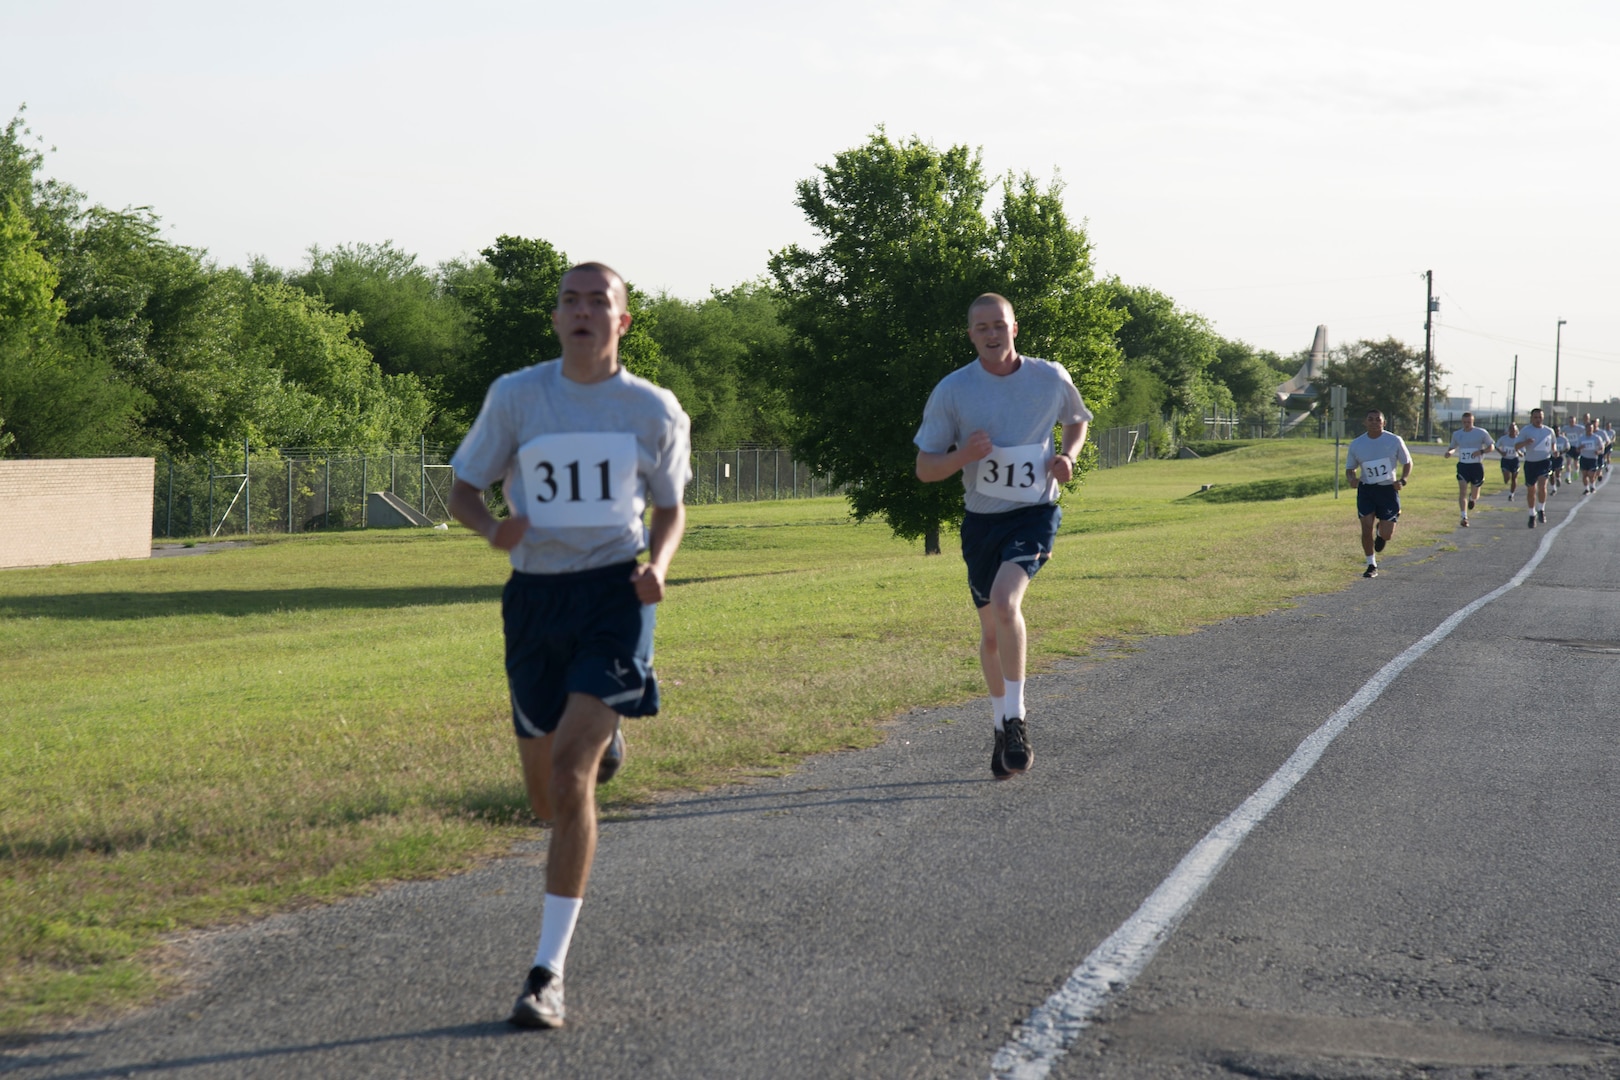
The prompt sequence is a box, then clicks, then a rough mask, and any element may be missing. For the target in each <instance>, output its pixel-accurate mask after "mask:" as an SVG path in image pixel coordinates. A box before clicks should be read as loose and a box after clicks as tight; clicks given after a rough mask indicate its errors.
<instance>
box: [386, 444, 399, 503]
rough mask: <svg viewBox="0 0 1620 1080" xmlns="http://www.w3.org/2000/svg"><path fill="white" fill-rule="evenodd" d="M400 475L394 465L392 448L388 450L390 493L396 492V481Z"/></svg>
mask: <svg viewBox="0 0 1620 1080" xmlns="http://www.w3.org/2000/svg"><path fill="white" fill-rule="evenodd" d="M398 475H399V473H398V470H397V469H395V467H394V452H393V451H392V450H390V451H388V494H390V495H393V494H394V481H395V478H396V477H397V476H398Z"/></svg>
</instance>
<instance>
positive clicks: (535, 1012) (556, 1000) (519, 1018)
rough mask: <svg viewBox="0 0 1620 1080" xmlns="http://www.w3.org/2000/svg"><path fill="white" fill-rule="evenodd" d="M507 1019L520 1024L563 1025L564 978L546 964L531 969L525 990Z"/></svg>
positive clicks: (524, 984) (532, 1025)
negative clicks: (548, 969) (553, 972)
mask: <svg viewBox="0 0 1620 1080" xmlns="http://www.w3.org/2000/svg"><path fill="white" fill-rule="evenodd" d="M507 1023H509V1024H511V1025H512V1026H513V1027H520V1028H560V1027H562V1026H563V981H562V979H561V978H560V977H558V976H556V975H553V974H552V973H551V972H549V971H547V970H546V969H545V968H543V967H532V968H530V969H529V977H528V978H527V979H526V980H524V983H523V993H522V994H520V995H519V996H518V999H517V1004H516V1005H513V1006H512V1015H511V1017H509V1018H508V1019H507Z"/></svg>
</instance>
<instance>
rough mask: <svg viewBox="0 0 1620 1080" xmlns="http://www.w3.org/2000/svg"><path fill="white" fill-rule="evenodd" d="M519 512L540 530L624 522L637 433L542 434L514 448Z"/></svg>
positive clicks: (633, 513)
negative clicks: (520, 486)
mask: <svg viewBox="0 0 1620 1080" xmlns="http://www.w3.org/2000/svg"><path fill="white" fill-rule="evenodd" d="M518 467H519V468H520V469H521V471H522V474H523V481H522V483H523V513H524V514H525V515H526V516H527V517H528V518H529V520H530V521H532V522H533V523H534V524H535V525H536V526H537V527H539V528H574V527H579V526H593V525H628V524H630V523H631V522H633V521H635V520H636V519H637V518H638V517H639V516H640V515H639V513H638V511H637V509H636V437H635V436H634V435H631V434H629V433H628V432H616V431H614V432H605V431H604V432H596V431H593V432H570V433H568V434H563V435H541V436H539V437H537V438H534V439H531V440H529V441H528V442H526V443H524V444H523V446H521V447H520V448H519V449H518Z"/></svg>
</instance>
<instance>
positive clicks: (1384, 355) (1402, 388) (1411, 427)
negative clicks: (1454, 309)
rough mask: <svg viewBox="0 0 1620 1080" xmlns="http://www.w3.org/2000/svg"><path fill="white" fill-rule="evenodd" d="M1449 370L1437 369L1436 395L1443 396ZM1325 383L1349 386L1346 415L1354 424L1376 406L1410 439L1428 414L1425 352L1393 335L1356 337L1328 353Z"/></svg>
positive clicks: (1436, 367)
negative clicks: (1425, 407)
mask: <svg viewBox="0 0 1620 1080" xmlns="http://www.w3.org/2000/svg"><path fill="white" fill-rule="evenodd" d="M1445 374H1446V372H1445V371H1444V370H1443V369H1441V368H1440V367H1439V366H1438V365H1436V366H1435V367H1434V369H1433V377H1434V393H1435V396H1436V397H1440V396H1442V395H1444V393H1445V391H1444V389H1443V388H1442V385H1441V381H1440V380H1441V379H1443V378H1444V376H1445ZM1321 382H1322V385H1323V386H1334V385H1338V386H1343V387H1344V388H1345V410H1346V411H1345V419H1346V421H1347V422H1350V423H1352V430H1353V422H1354V421H1357V420H1359V419H1360V418H1361V417H1363V416H1365V415H1366V414H1367V413H1368V412H1370V411H1371V410H1373V409H1378V410H1380V411H1382V412H1383V414H1384V421H1385V424H1386V426H1388V427H1389V429H1390V430H1392V431H1395V432H1397V433H1398V434H1401V435H1404V436H1406V437H1407V438H1411V437H1413V436H1414V435H1416V434H1417V433H1418V424H1419V422H1420V421H1421V419H1422V416H1423V353H1422V352H1421V351H1419V350H1417V349H1412V348H1408V347H1407V346H1405V345H1403V344H1401V343H1400V342H1399V341H1397V340H1395V339H1394V338H1393V337H1387V338H1384V339H1383V340H1382V341H1366V340H1363V341H1357V342H1354V343H1352V344H1349V345H1341V346H1338V347H1336V348H1334V349H1332V350H1330V353H1329V361H1328V365H1327V369H1326V371H1325V372H1324V373H1323V376H1322V380H1321Z"/></svg>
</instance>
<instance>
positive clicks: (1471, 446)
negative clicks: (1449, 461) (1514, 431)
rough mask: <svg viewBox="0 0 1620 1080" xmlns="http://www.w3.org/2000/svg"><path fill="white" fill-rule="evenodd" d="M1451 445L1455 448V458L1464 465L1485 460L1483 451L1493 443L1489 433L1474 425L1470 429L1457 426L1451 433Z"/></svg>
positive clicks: (1475, 463) (1476, 463)
mask: <svg viewBox="0 0 1620 1080" xmlns="http://www.w3.org/2000/svg"><path fill="white" fill-rule="evenodd" d="M1451 445H1452V446H1454V447H1455V448H1456V450H1457V460H1458V461H1459V462H1460V463H1462V464H1464V465H1478V464H1480V463H1481V462H1482V461H1484V460H1485V451H1487V450H1489V449H1490V448H1491V447H1492V446H1493V445H1494V444H1493V443H1492V442H1491V433H1490V432H1488V431H1486V430H1485V429H1484V428H1482V427H1478V426H1476V427H1475V428H1474V429H1473V430H1472V431H1467V430H1464V429H1463V428H1458V429H1457V430H1456V431H1453V432H1452V433H1451Z"/></svg>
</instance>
